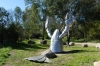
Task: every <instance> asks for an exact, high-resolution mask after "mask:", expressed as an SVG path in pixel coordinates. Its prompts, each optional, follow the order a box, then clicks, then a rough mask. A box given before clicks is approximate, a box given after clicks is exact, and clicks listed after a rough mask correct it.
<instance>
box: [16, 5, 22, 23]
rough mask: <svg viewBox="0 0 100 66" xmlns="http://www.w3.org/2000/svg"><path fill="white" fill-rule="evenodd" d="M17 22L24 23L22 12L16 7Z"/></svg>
mask: <svg viewBox="0 0 100 66" xmlns="http://www.w3.org/2000/svg"><path fill="white" fill-rule="evenodd" d="M14 16H15V22H19V23H21V22H22V10H21V8H20V7H18V6H16V7H15V10H14Z"/></svg>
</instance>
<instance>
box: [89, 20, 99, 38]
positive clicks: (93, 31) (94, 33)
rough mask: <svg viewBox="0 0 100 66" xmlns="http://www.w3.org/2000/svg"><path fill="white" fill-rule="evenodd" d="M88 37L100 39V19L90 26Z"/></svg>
mask: <svg viewBox="0 0 100 66" xmlns="http://www.w3.org/2000/svg"><path fill="white" fill-rule="evenodd" d="M88 37H89V38H91V39H100V21H94V22H92V26H91V27H89V31H88Z"/></svg>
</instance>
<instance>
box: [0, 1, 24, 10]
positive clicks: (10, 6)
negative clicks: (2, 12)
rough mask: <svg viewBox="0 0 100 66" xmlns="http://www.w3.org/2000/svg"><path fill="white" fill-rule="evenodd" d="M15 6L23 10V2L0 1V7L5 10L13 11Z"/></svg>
mask: <svg viewBox="0 0 100 66" xmlns="http://www.w3.org/2000/svg"><path fill="white" fill-rule="evenodd" d="M16 6H19V7H20V8H21V9H22V10H25V3H24V0H0V7H4V8H5V9H6V10H10V9H11V10H14V9H15V7H16Z"/></svg>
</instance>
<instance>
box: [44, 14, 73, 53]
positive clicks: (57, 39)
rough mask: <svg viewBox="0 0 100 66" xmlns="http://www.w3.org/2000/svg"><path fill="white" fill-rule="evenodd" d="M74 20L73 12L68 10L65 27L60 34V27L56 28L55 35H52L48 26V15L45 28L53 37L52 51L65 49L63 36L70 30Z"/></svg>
mask: <svg viewBox="0 0 100 66" xmlns="http://www.w3.org/2000/svg"><path fill="white" fill-rule="evenodd" d="M73 22H74V19H73V16H72V13H71V12H68V13H67V14H66V16H65V24H66V26H65V28H64V30H63V31H62V33H61V34H60V31H59V29H56V30H55V31H54V33H53V35H51V33H50V30H49V28H48V24H49V17H47V19H46V23H45V28H46V31H47V34H48V36H49V37H50V38H51V44H50V50H51V51H52V52H55V53H57V52H62V51H63V45H62V41H61V38H62V37H63V36H65V34H66V32H67V31H68V30H69V28H70V26H71V25H72V23H73Z"/></svg>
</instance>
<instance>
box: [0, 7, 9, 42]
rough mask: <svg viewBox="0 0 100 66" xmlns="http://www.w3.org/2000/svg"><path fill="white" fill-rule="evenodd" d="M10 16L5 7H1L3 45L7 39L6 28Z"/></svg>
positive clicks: (0, 24)
mask: <svg viewBox="0 0 100 66" xmlns="http://www.w3.org/2000/svg"><path fill="white" fill-rule="evenodd" d="M8 15H9V13H8V12H7V10H6V9H5V8H3V7H0V42H1V43H3V40H4V37H5V33H4V31H5V27H6V26H7V24H8Z"/></svg>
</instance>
